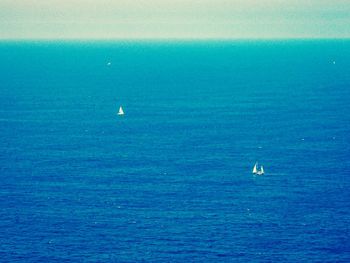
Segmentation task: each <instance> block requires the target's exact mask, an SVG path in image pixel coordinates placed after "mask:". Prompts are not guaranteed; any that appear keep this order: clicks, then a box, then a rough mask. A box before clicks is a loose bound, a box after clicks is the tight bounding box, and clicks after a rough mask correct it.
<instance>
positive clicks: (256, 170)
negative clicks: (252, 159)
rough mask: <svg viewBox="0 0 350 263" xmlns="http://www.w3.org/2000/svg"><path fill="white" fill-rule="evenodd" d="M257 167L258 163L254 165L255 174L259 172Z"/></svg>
mask: <svg viewBox="0 0 350 263" xmlns="http://www.w3.org/2000/svg"><path fill="white" fill-rule="evenodd" d="M256 167H257V164H255V165H254V168H253V174H256V173H257V172H258V169H257V168H256Z"/></svg>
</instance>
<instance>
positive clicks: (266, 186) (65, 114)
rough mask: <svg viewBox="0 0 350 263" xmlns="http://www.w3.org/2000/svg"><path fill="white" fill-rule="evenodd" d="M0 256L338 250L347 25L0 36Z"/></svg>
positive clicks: (345, 153) (141, 258)
mask: <svg viewBox="0 0 350 263" xmlns="http://www.w3.org/2000/svg"><path fill="white" fill-rule="evenodd" d="M120 106H122V108H123V110H124V113H125V114H124V115H121V116H120V115H117V112H118V109H119V107H120ZM256 162H258V168H259V167H260V165H263V167H264V170H265V174H264V175H261V176H258V175H254V174H253V173H252V169H253V166H254V164H255V163H256ZM0 262H33V263H34V262H350V40H342V39H338V40H317V39H315V40H242V41H240V40H236V41H228V40H227V41H215V40H202V41H191V40H187V41H185V40H184V41H181V40H177V41H171V40H169V41H168V40H164V41H162V40H159V41H152V40H144V41H141V40H140V41H139V40H134V41H131V40H130V41H127V40H125V41H121V40H120V41H44V40H43V41H2V42H0Z"/></svg>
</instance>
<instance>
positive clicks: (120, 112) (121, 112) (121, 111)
mask: <svg viewBox="0 0 350 263" xmlns="http://www.w3.org/2000/svg"><path fill="white" fill-rule="evenodd" d="M118 115H124V111H123V108H122V106H120V107H119V111H118Z"/></svg>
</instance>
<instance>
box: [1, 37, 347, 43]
mask: <svg viewBox="0 0 350 263" xmlns="http://www.w3.org/2000/svg"><path fill="white" fill-rule="evenodd" d="M317 40H329V41H332V40H350V37H276V38H274V37H266V38H254V37H251V38H230V37H198V38H188V37H169V38H166V37H164V38H161V37H131V38H0V42H204V41H218V42H220V41H222V42H224V41H225V42H228V41H232V42H234V41H317Z"/></svg>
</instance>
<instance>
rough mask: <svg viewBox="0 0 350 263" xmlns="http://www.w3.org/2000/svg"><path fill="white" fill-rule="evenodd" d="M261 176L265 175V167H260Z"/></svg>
mask: <svg viewBox="0 0 350 263" xmlns="http://www.w3.org/2000/svg"><path fill="white" fill-rule="evenodd" d="M260 174H264V167H263V166H261V167H260Z"/></svg>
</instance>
